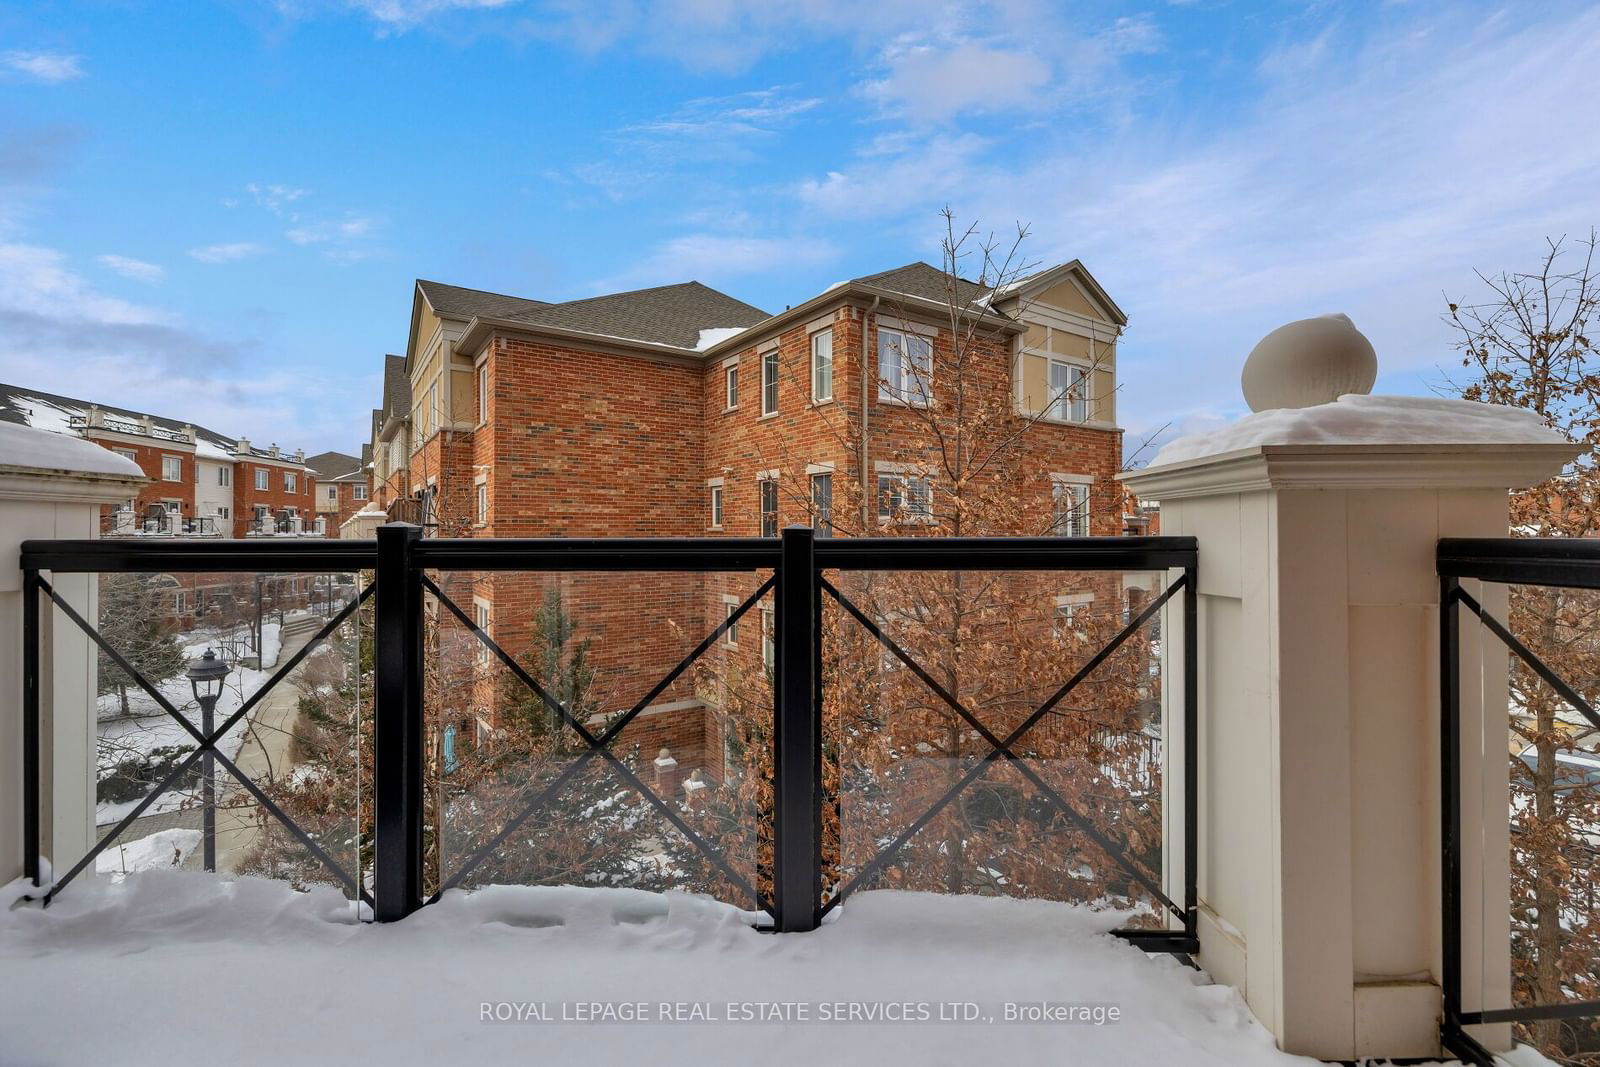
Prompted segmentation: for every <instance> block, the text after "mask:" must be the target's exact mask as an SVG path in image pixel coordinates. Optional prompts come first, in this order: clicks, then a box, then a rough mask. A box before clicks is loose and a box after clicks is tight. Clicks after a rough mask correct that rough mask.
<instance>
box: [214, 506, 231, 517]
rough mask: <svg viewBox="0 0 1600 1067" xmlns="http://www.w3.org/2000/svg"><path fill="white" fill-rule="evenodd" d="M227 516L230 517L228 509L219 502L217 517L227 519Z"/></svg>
mask: <svg viewBox="0 0 1600 1067" xmlns="http://www.w3.org/2000/svg"><path fill="white" fill-rule="evenodd" d="M227 517H228V509H227V508H225V507H223V506H221V505H220V504H219V505H218V506H217V518H219V519H225V518H227Z"/></svg>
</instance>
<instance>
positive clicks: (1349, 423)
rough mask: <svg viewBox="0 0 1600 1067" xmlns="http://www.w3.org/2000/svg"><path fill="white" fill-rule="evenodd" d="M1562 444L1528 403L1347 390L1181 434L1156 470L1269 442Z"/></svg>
mask: <svg viewBox="0 0 1600 1067" xmlns="http://www.w3.org/2000/svg"><path fill="white" fill-rule="evenodd" d="M1563 441H1564V438H1562V437H1561V435H1560V434H1558V433H1556V432H1555V431H1554V430H1551V429H1550V428H1549V427H1548V426H1546V425H1545V424H1544V420H1543V419H1541V418H1539V416H1538V415H1536V414H1534V413H1533V412H1531V411H1528V410H1527V409H1525V408H1512V407H1505V406H1503V405H1499V404H1479V403H1475V402H1474V401H1471V400H1451V399H1447V398H1443V397H1422V396H1362V395H1359V394H1355V393H1347V394H1346V395H1344V396H1341V397H1340V398H1339V399H1338V400H1335V401H1334V402H1333V403H1331V404H1317V405H1315V406H1313V407H1308V408H1274V409H1272V410H1270V411H1258V412H1256V413H1255V414H1253V415H1247V416H1245V417H1244V418H1242V419H1240V420H1239V421H1238V422H1235V423H1232V424H1231V425H1228V426H1224V427H1222V429H1220V430H1212V431H1210V432H1209V433H1200V434H1191V435H1190V436H1188V437H1180V438H1178V439H1177V440H1175V441H1170V442H1168V443H1167V444H1166V445H1165V446H1163V447H1162V449H1161V451H1159V452H1157V453H1156V455H1155V458H1154V459H1153V460H1151V461H1150V467H1151V468H1154V467H1159V466H1163V465H1165V464H1169V463H1182V462H1184V461H1186V460H1193V459H1202V458H1204V457H1206V456H1218V455H1221V454H1223V453H1225V452H1237V451H1240V450H1241V449H1246V448H1256V447H1260V446H1263V445H1312V444H1317V445H1469V444H1485V445H1520V444H1535V445H1547V444H1560V443H1562V442H1563ZM1146 469H1149V468H1146Z"/></svg>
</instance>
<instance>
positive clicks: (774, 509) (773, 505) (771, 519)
mask: <svg viewBox="0 0 1600 1067" xmlns="http://www.w3.org/2000/svg"><path fill="white" fill-rule="evenodd" d="M759 485H760V486H761V536H762V537H777V536H778V479H776V478H770V477H769V478H762V479H761V481H760V483H759Z"/></svg>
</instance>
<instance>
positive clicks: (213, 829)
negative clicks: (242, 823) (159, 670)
mask: <svg viewBox="0 0 1600 1067" xmlns="http://www.w3.org/2000/svg"><path fill="white" fill-rule="evenodd" d="M228 670H229V668H228V663H227V661H226V660H223V659H218V658H217V654H216V653H215V652H214V651H212V650H211V649H209V648H208V649H206V650H205V654H204V655H202V656H200V657H199V658H198V659H193V660H190V661H189V670H188V678H189V685H190V687H191V688H192V689H193V690H194V699H195V702H196V703H198V704H199V705H200V732H201V733H203V734H205V735H206V737H207V739H209V738H210V737H211V731H212V730H213V729H215V724H214V722H213V716H214V713H215V712H216V710H217V700H218V699H219V698H220V697H221V696H222V681H223V679H224V678H226V677H228ZM200 803H201V809H200V828H201V829H200V837H201V840H202V842H203V843H204V847H205V868H206V870H208V871H215V870H216V869H217V772H216V763H215V760H214V759H213V758H212V752H211V749H209V748H208V749H206V751H205V754H204V755H203V756H201V757H200Z"/></svg>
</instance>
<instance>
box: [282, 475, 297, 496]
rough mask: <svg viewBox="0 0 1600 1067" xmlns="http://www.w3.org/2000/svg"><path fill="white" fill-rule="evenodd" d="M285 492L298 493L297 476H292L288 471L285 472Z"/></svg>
mask: <svg viewBox="0 0 1600 1067" xmlns="http://www.w3.org/2000/svg"><path fill="white" fill-rule="evenodd" d="M283 491H284V492H285V493H293V492H295V491H296V490H295V476H294V475H293V474H290V473H289V472H288V471H284V472H283Z"/></svg>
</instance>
